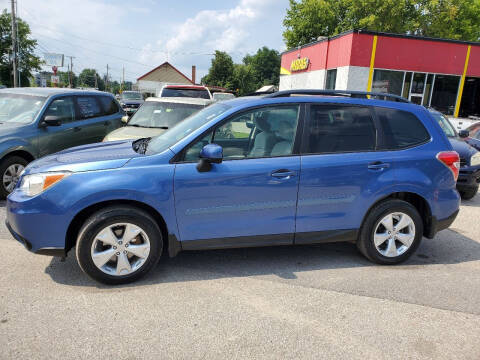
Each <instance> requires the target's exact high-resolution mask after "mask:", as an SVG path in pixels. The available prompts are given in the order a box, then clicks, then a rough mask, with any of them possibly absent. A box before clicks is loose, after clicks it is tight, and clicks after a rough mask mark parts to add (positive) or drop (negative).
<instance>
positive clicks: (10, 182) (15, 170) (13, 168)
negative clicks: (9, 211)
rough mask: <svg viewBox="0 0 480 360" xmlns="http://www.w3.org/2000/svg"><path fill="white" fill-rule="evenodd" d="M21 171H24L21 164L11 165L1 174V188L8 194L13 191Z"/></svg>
mask: <svg viewBox="0 0 480 360" xmlns="http://www.w3.org/2000/svg"><path fill="white" fill-rule="evenodd" d="M23 169H25V166H23V165H22V164H12V165H10V166H9V167H8V168H7V169H6V170H5V172H4V173H3V187H4V188H5V190H7V191H8V192H9V193H11V192H12V191H13V189H15V186H16V185H17V183H18V180H19V179H20V174H21V173H22V171H23Z"/></svg>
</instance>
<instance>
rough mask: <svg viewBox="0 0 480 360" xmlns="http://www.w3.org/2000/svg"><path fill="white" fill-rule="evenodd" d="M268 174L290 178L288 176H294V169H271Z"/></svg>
mask: <svg viewBox="0 0 480 360" xmlns="http://www.w3.org/2000/svg"><path fill="white" fill-rule="evenodd" d="M270 175H271V176H272V177H274V178H282V179H283V178H285V179H290V177H292V176H295V171H291V170H288V169H280V170H276V171H273V172H272V173H271V174H270Z"/></svg>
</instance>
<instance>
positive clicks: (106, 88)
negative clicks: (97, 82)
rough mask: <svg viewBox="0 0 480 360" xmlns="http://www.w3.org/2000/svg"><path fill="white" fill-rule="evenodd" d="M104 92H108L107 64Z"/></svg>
mask: <svg viewBox="0 0 480 360" xmlns="http://www.w3.org/2000/svg"><path fill="white" fill-rule="evenodd" d="M105 90H106V91H108V64H107V78H106V79H105Z"/></svg>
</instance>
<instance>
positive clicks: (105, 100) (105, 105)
mask: <svg viewBox="0 0 480 360" xmlns="http://www.w3.org/2000/svg"><path fill="white" fill-rule="evenodd" d="M98 99H99V100H100V105H101V107H102V110H103V113H104V116H103V119H102V120H101V121H102V123H103V134H102V140H103V138H104V137H105V136H106V135H107V134H109V133H110V132H112V131H113V130H116V129H118V128H119V127H122V126H123V123H122V117H123V115H124V113H123V110H120V106H119V105H118V103H117V102H116V101H115V99H114V97H113V96H107V95H101V96H99V97H98Z"/></svg>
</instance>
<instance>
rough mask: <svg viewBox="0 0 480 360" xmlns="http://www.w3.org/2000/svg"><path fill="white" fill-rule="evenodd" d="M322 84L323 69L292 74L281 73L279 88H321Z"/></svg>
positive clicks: (323, 83) (323, 84) (323, 82)
mask: <svg viewBox="0 0 480 360" xmlns="http://www.w3.org/2000/svg"><path fill="white" fill-rule="evenodd" d="M324 86H325V70H316V71H309V72H301V73H297V74H292V75H281V76H280V86H279V90H290V89H323V88H324Z"/></svg>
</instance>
